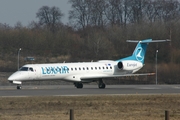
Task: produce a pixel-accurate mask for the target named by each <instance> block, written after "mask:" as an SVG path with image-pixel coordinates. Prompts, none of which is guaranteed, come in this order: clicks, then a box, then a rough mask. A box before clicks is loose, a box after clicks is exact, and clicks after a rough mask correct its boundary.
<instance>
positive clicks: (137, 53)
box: [116, 39, 170, 73]
mask: <svg viewBox="0 0 180 120" xmlns="http://www.w3.org/2000/svg"><path fill="white" fill-rule="evenodd" d="M166 41H170V40H152V39H146V40H142V41H137V40H127V42H134V43H138V44H137V46H136V48H135V50H134V52H133V54H132V55H131V56H129V57H126V58H122V59H119V60H116V61H117V62H118V68H119V69H122V70H129V71H131V72H132V73H134V72H136V71H138V70H139V69H141V68H142V67H143V65H144V59H145V55H146V50H147V46H148V44H149V43H152V42H166Z"/></svg>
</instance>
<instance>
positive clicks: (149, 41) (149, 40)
mask: <svg viewBox="0 0 180 120" xmlns="http://www.w3.org/2000/svg"><path fill="white" fill-rule="evenodd" d="M169 41H171V40H169V39H166V40H152V39H147V40H143V41H139V40H126V42H133V43H138V42H140V43H152V42H169Z"/></svg>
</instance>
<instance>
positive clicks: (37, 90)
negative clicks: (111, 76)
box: [0, 85, 180, 97]
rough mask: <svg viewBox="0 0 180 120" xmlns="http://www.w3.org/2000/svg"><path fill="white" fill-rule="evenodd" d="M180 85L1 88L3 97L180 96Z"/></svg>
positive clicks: (0, 92) (0, 93)
mask: <svg viewBox="0 0 180 120" xmlns="http://www.w3.org/2000/svg"><path fill="white" fill-rule="evenodd" d="M179 93H180V85H107V86H106V88H105V89H99V88H98V87H97V85H84V87H83V88H82V89H77V88H75V87H74V85H49V86H23V88H22V90H16V86H1V87H0V96H1V97H26V96H84V95H129V94H142V95H143V94H179Z"/></svg>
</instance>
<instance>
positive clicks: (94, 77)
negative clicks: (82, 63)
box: [80, 73, 155, 80]
mask: <svg viewBox="0 0 180 120" xmlns="http://www.w3.org/2000/svg"><path fill="white" fill-rule="evenodd" d="M145 75H147V76H150V75H155V73H140V74H123V75H107V76H105V75H102V76H101V75H98V76H81V77H80V79H83V80H85V79H98V78H113V77H125V76H145Z"/></svg>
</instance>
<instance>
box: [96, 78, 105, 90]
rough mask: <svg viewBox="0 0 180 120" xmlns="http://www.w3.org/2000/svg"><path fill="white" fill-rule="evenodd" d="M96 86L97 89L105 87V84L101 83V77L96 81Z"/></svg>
mask: <svg viewBox="0 0 180 120" xmlns="http://www.w3.org/2000/svg"><path fill="white" fill-rule="evenodd" d="M98 87H99V89H104V88H105V87H106V85H105V84H104V83H103V80H102V79H99V81H98Z"/></svg>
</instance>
